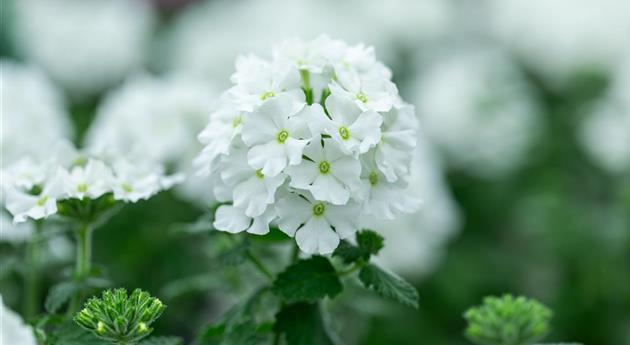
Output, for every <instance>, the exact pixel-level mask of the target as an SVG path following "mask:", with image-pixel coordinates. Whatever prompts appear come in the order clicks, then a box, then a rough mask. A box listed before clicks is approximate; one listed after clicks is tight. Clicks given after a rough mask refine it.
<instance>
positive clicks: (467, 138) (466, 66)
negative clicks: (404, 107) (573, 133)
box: [415, 48, 540, 178]
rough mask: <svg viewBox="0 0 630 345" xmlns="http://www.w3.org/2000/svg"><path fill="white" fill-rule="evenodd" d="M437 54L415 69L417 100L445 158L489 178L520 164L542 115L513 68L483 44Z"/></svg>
mask: <svg viewBox="0 0 630 345" xmlns="http://www.w3.org/2000/svg"><path fill="white" fill-rule="evenodd" d="M435 60H436V61H435V62H434V63H432V64H429V65H428V66H427V67H426V69H425V70H424V71H420V73H419V76H418V80H417V90H416V95H417V97H416V100H415V103H416V105H417V109H418V114H419V116H420V123H421V124H422V126H423V128H424V129H425V130H426V133H427V135H428V136H429V138H430V139H431V141H432V142H433V143H434V144H435V145H436V148H437V149H438V151H439V152H440V153H442V154H444V155H445V156H446V161H447V163H448V164H449V165H451V166H453V167H455V168H457V169H461V170H464V171H466V172H467V173H471V174H474V175H478V176H481V177H487V178H494V177H498V176H502V175H505V174H506V173H509V172H510V171H512V170H514V169H516V168H518V167H519V166H520V165H521V164H522V163H523V162H524V161H525V158H526V156H527V153H528V151H529V149H530V148H531V146H532V144H533V143H534V140H535V138H536V136H537V135H536V134H537V132H538V126H539V125H540V120H539V112H538V109H537V104H536V102H535V99H534V98H533V97H532V94H531V92H530V90H529V89H528V85H527V84H526V83H525V81H524V80H523V78H522V76H521V75H520V74H519V71H518V70H517V68H516V67H515V66H514V65H512V64H511V62H510V61H509V60H508V59H507V58H506V57H505V56H503V55H502V54H501V53H499V52H497V51H494V50H489V49H485V48H484V49H481V48H478V49H477V50H471V51H456V52H454V53H452V54H450V55H446V56H439V57H438V58H437V59H435Z"/></svg>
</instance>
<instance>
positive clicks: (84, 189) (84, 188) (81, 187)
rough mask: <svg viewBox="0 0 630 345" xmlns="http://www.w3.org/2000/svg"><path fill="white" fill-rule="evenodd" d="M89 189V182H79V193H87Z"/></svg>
mask: <svg viewBox="0 0 630 345" xmlns="http://www.w3.org/2000/svg"><path fill="white" fill-rule="evenodd" d="M87 190H88V185H87V183H79V185H78V186H77V192H79V193H85V192H87Z"/></svg>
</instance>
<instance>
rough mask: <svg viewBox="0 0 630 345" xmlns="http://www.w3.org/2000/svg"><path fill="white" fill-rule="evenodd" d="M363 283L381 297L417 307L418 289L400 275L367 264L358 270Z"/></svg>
mask: <svg viewBox="0 0 630 345" xmlns="http://www.w3.org/2000/svg"><path fill="white" fill-rule="evenodd" d="M359 279H360V280H361V282H362V283H363V285H364V286H365V287H366V288H368V289H371V290H374V291H375V292H376V293H378V294H379V295H381V296H383V297H387V298H390V299H393V300H395V301H397V302H399V303H402V304H404V305H407V306H410V307H414V308H418V299H419V297H418V291H417V290H416V288H415V287H413V285H411V284H409V283H407V282H406V281H405V280H404V279H402V278H401V277H399V276H397V275H395V274H393V273H389V272H386V271H384V270H382V269H381V268H379V267H378V266H375V265H373V264H367V265H365V266H364V267H363V268H361V271H360V272H359Z"/></svg>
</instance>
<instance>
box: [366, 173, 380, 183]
mask: <svg viewBox="0 0 630 345" xmlns="http://www.w3.org/2000/svg"><path fill="white" fill-rule="evenodd" d="M368 180H369V181H370V184H371V185H372V186H373V185H375V184H377V183H378V173H377V172H376V171H372V172H371V173H370V176H368Z"/></svg>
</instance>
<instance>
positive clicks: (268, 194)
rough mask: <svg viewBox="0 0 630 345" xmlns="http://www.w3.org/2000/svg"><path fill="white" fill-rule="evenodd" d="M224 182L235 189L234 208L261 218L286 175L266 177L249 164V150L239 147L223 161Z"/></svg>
mask: <svg viewBox="0 0 630 345" xmlns="http://www.w3.org/2000/svg"><path fill="white" fill-rule="evenodd" d="M221 163H222V165H223V169H222V170H221V173H220V175H221V179H222V181H223V182H224V183H225V184H226V185H228V186H230V187H232V188H233V193H232V198H233V200H234V206H236V207H238V208H242V209H243V210H244V212H245V214H246V215H247V216H248V217H256V216H260V215H261V214H263V212H265V210H266V209H267V205H269V204H272V203H273V202H274V201H275V194H276V190H277V189H278V187H280V186H281V185H282V184H283V183H284V180H285V179H286V175H285V174H278V175H276V176H266V175H265V174H263V173H262V171H261V170H260V169H254V168H252V167H251V166H250V165H249V164H247V148H246V147H243V146H241V145H237V146H236V147H235V148H233V149H232V152H231V153H230V155H228V156H223V157H222V159H221Z"/></svg>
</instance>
